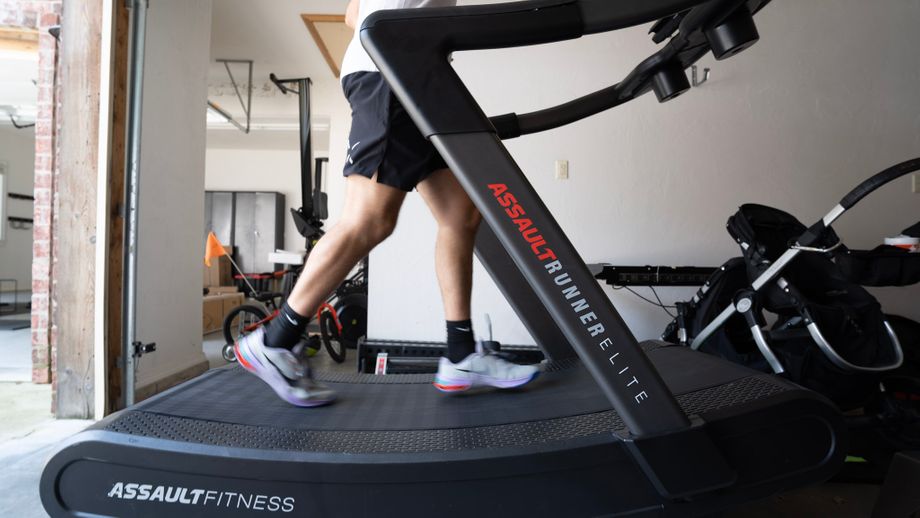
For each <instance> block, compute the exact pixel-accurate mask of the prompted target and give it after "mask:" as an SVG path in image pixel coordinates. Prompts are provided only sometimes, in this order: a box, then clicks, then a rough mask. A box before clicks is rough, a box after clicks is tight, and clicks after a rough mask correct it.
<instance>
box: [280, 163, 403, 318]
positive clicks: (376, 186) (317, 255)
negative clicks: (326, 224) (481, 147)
mask: <svg viewBox="0 0 920 518" xmlns="http://www.w3.org/2000/svg"><path fill="white" fill-rule="evenodd" d="M346 185H347V187H346V192H345V208H344V210H343V211H342V219H341V220H339V222H338V223H337V224H336V225H335V226H334V227H332V228H331V229H330V230H329V232H327V233H326V235H325V236H323V238H322V239H320V240H319V242H318V243H317V244H316V247H314V248H313V251H311V252H310V256H309V257H308V258H307V264H306V265H305V266H304V269H303V272H302V273H301V274H300V278H299V279H298V280H297V284H296V285H295V286H294V289H293V290H292V291H291V295H290V297H288V300H287V302H288V305H289V306H291V309H293V310H294V311H296V312H297V313H299V314H301V315H303V316H309V315H312V314H313V313H314V312H315V311H316V309H317V308H318V307H319V305H320V304H322V302H323V301H324V300H326V298H327V297H328V296H329V294H330V293H332V291H333V290H334V289H335V288H336V287H337V286H338V285H339V284H340V283H341V282H342V281H343V280H344V279H345V276H347V275H348V272H350V271H351V269H352V268H354V266H355V265H356V264H358V261H360V260H361V259H363V258H364V257H366V256H367V254H368V253H370V251H371V250H372V249H373V248H374V247H375V246H377V245H378V244H379V243H380V242H381V241H383V240H384V239H386V238H387V237H388V236H389V235H390V234H391V233H392V232H393V229H394V228H395V227H396V219H397V217H398V215H399V209H400V207H401V206H402V202H403V199H405V197H406V193H405V192H403V191H401V190H399V189H396V188H393V187H390V186H388V185H384V184H381V183H377V181H376V179H368V178H365V177H363V176H360V175H351V176H349V177H347V178H346Z"/></svg>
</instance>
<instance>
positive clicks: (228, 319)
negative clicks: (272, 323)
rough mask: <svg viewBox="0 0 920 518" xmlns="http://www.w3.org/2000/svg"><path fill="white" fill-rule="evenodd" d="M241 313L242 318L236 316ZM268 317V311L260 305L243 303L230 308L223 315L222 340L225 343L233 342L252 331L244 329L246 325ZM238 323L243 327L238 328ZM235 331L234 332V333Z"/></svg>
mask: <svg viewBox="0 0 920 518" xmlns="http://www.w3.org/2000/svg"><path fill="white" fill-rule="evenodd" d="M240 315H242V317H241V318H242V320H240V319H239V318H238V317H240ZM266 318H268V312H266V311H265V308H263V307H261V306H256V305H254V304H243V305H241V306H237V307H235V308H233V309H231V310H230V312H229V313H227V316H225V317H224V324H223V330H224V340H225V341H226V342H225V343H227V344H234V343H236V341H237V340H239V338H240V336H245V335H247V334H249V333H250V332H252V330H251V329H250V330H246V327H248V326H250V325H254V324H255V323H256V322H261V321H262V320H265V319H266ZM240 325H242V326H243V327H242V328H240ZM234 331H236V334H234Z"/></svg>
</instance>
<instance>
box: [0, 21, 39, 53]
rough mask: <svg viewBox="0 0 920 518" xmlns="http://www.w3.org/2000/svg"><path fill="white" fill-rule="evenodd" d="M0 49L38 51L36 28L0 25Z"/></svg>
mask: <svg viewBox="0 0 920 518" xmlns="http://www.w3.org/2000/svg"><path fill="white" fill-rule="evenodd" d="M0 50H12V51H17V52H38V30H36V29H24V28H19V27H0Z"/></svg>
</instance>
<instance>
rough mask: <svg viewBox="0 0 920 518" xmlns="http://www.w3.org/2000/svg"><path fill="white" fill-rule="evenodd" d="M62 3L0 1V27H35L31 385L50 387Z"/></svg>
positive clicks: (53, 0) (52, 345)
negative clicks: (57, 29)
mask: <svg viewBox="0 0 920 518" xmlns="http://www.w3.org/2000/svg"><path fill="white" fill-rule="evenodd" d="M61 10H62V3H61V0H32V1H23V0H0V26H5V27H24V28H32V29H38V31H39V47H38V48H39V50H38V70H39V72H38V116H37V118H36V120H35V194H34V195H35V206H34V207H35V208H34V215H33V219H34V220H35V221H34V225H33V227H32V238H33V244H32V381H33V382H35V383H51V382H52V376H53V374H52V373H53V372H54V356H55V355H54V353H53V352H54V351H53V347H54V345H55V340H54V334H55V333H54V328H53V325H52V320H51V309H52V308H51V305H52V301H53V298H52V296H51V293H52V290H53V288H54V283H53V281H52V279H53V278H54V277H53V275H52V270H53V268H54V256H53V249H54V240H55V232H54V221H55V217H56V212H57V211H56V210H55V200H56V196H55V194H56V193H55V188H54V186H55V178H56V177H57V174H58V170H57V160H56V158H57V145H56V138H55V137H56V135H57V130H58V125H57V122H56V117H55V114H56V113H57V107H58V99H60V96H59V95H58V90H57V88H58V85H57V70H58V51H57V42H56V40H55V39H54V37H52V36H51V35H50V34H49V33H48V29H49V28H50V27H53V26H55V25H59V24H60V19H61Z"/></svg>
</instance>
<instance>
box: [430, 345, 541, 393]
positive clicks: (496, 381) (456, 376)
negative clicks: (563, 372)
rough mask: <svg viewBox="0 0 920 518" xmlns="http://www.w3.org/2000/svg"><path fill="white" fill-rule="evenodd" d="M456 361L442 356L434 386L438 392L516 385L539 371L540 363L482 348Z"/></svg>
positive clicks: (527, 380)
mask: <svg viewBox="0 0 920 518" xmlns="http://www.w3.org/2000/svg"><path fill="white" fill-rule="evenodd" d="M478 349H479V350H478V351H477V352H475V353H473V354H471V355H469V356H467V357H466V358H465V359H463V360H461V361H460V362H459V363H453V362H451V361H450V360H448V359H447V358H446V357H442V358H441V361H440V363H439V364H438V374H437V375H436V376H435V379H434V386H435V388H437V389H438V390H440V391H441V392H463V391H465V390H469V389H471V388H473V387H495V388H500V389H509V388H516V387H520V386H522V385H526V384H528V383H530V382H531V381H533V380H534V379H536V378H537V376H539V375H540V367H539V365H518V364H516V363H512V362H509V361H508V360H505V359H504V358H501V357H499V356H497V355H495V354H489V353H486V352H483V351H482V348H481V347H480V348H478Z"/></svg>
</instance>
